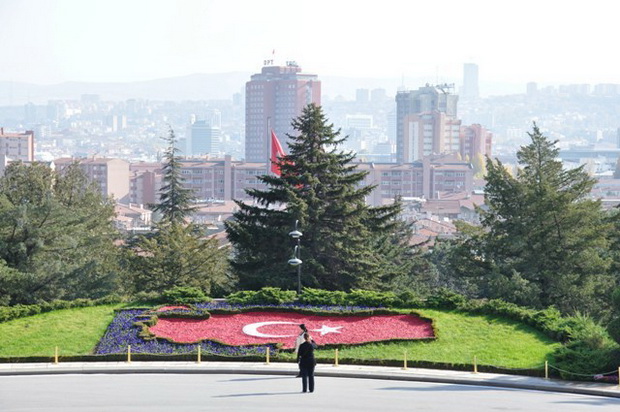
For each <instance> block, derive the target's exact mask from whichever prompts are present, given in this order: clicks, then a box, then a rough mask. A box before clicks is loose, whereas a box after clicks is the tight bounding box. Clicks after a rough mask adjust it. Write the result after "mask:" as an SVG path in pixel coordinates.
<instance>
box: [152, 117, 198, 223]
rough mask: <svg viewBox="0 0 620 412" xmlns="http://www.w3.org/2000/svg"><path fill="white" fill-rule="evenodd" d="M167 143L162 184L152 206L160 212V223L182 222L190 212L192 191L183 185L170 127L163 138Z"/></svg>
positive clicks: (155, 210) (174, 139) (191, 208)
mask: <svg viewBox="0 0 620 412" xmlns="http://www.w3.org/2000/svg"><path fill="white" fill-rule="evenodd" d="M164 140H166V142H167V143H168V146H167V148H166V152H165V153H164V167H163V172H164V176H163V186H162V188H161V190H160V195H159V203H158V204H157V205H155V207H154V208H153V211H154V212H159V213H160V214H161V223H162V224H170V223H172V224H175V223H184V222H185V218H187V217H188V216H189V215H191V214H192V212H193V211H194V207H193V205H192V201H193V200H194V198H195V196H194V193H193V192H192V191H191V190H190V189H187V188H186V187H185V186H183V178H182V176H181V159H180V157H179V156H178V154H177V153H178V152H179V149H177V147H176V142H177V139H176V136H175V134H174V131H173V130H172V129H170V130H169V131H168V136H166V137H165V138H164Z"/></svg>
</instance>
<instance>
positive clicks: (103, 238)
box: [0, 162, 118, 303]
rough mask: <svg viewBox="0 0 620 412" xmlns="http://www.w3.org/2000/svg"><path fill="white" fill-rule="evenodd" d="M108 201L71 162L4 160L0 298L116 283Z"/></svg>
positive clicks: (40, 296)
mask: <svg viewBox="0 0 620 412" xmlns="http://www.w3.org/2000/svg"><path fill="white" fill-rule="evenodd" d="M113 216H114V203H113V201H112V200H111V199H108V198H105V197H103V196H102V194H101V191H100V189H99V187H98V186H97V185H96V184H92V183H89V182H88V180H87V177H86V176H85V175H84V173H83V172H82V170H81V168H80V166H79V164H77V163H73V164H71V165H69V166H67V167H66V168H65V169H64V170H62V172H60V173H58V172H55V171H53V170H52V169H51V168H50V167H49V166H48V165H46V164H43V163H38V162H35V163H33V164H31V165H25V164H22V163H19V162H18V163H12V164H10V165H9V166H8V167H7V169H6V170H5V175H4V177H2V179H0V266H1V269H0V296H1V297H2V299H3V300H4V301H5V302H6V303H33V302H38V301H43V300H51V299H73V298H77V297H100V296H103V295H105V294H107V293H110V292H111V291H113V290H115V288H116V281H117V279H116V274H117V254H116V251H117V249H116V247H115V246H114V243H113V242H114V240H115V239H117V238H118V233H117V231H116V229H115V228H114V226H113V222H112V217H113Z"/></svg>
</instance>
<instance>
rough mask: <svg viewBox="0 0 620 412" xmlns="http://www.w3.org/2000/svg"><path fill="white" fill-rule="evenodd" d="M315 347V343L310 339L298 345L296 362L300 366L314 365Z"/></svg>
mask: <svg viewBox="0 0 620 412" xmlns="http://www.w3.org/2000/svg"><path fill="white" fill-rule="evenodd" d="M315 348H316V343H314V341H312V342H311V343H309V342H304V343H302V344H301V345H299V351H297V362H298V363H299V365H300V366H302V367H309V366H314V365H316V360H315V359H314V349H315Z"/></svg>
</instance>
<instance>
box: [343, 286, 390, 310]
mask: <svg viewBox="0 0 620 412" xmlns="http://www.w3.org/2000/svg"><path fill="white" fill-rule="evenodd" d="M397 301H398V298H397V297H396V295H395V294H394V292H375V291H372V290H362V289H354V290H352V291H351V292H350V293H349V294H347V297H346V303H347V304H348V305H351V306H370V307H391V306H394V305H395V303H396V302H397Z"/></svg>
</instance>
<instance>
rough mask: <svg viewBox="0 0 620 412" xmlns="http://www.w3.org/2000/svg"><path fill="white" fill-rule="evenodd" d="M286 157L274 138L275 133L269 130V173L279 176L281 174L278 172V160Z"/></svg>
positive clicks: (278, 142)
mask: <svg viewBox="0 0 620 412" xmlns="http://www.w3.org/2000/svg"><path fill="white" fill-rule="evenodd" d="M284 156H286V153H284V150H283V149H282V145H281V144H280V141H279V140H278V138H277V137H276V133H275V132H274V131H273V130H271V157H270V159H271V173H273V174H275V175H278V176H280V175H281V174H282V172H281V171H280V165H279V163H280V158H282V157H284Z"/></svg>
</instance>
